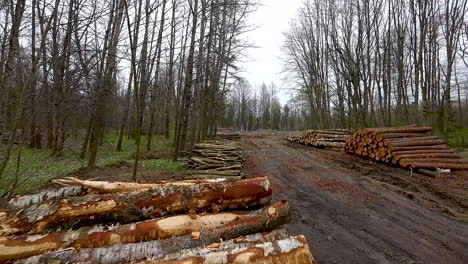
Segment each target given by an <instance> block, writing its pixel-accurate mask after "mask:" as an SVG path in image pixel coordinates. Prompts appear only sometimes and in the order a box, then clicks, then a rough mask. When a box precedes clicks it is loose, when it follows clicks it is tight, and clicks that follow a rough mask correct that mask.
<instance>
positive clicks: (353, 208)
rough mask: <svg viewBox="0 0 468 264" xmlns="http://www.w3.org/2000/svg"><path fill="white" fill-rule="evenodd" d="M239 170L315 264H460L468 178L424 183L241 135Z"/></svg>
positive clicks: (464, 256)
mask: <svg viewBox="0 0 468 264" xmlns="http://www.w3.org/2000/svg"><path fill="white" fill-rule="evenodd" d="M242 144H243V149H244V152H245V155H246V156H247V157H248V158H247V160H246V163H245V167H246V168H245V169H244V172H245V173H246V174H248V175H249V176H252V177H253V176H259V175H266V176H269V177H270V179H271V182H272V185H273V192H274V199H275V200H288V201H289V202H290V204H291V206H292V207H293V214H294V216H293V219H294V220H293V222H292V223H291V224H290V225H288V226H287V229H288V230H289V231H290V232H291V233H293V234H299V233H301V234H304V235H305V236H306V237H307V239H308V241H309V244H310V246H311V250H312V253H313V255H314V257H315V258H316V259H317V260H318V263H321V264H323V263H468V222H467V221H466V220H467V219H468V218H467V215H468V177H467V175H465V174H463V175H458V176H457V177H459V178H453V179H440V180H437V179H432V178H428V177H425V176H421V175H416V174H415V175H412V176H411V175H410V172H409V171H406V170H403V169H399V168H392V167H388V166H387V165H383V164H375V163H371V162H370V161H366V160H362V159H360V158H357V157H353V156H350V155H347V154H345V153H341V152H335V151H331V150H319V149H315V148H312V147H306V146H301V145H298V144H294V143H289V142H287V141H286V140H284V139H283V138H282V137H281V135H279V134H274V133H265V132H263V133H262V132H253V133H244V134H243V136H242Z"/></svg>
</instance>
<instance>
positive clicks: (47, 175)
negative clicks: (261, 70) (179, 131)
mask: <svg viewBox="0 0 468 264" xmlns="http://www.w3.org/2000/svg"><path fill="white" fill-rule="evenodd" d="M117 141H118V135H109V136H107V137H106V138H105V139H104V142H103V144H102V146H100V147H99V150H98V155H97V161H96V166H98V167H106V166H109V165H112V164H115V163H118V162H122V161H125V160H128V158H129V156H132V155H134V153H135V149H136V146H135V143H134V141H133V140H132V139H128V138H127V137H125V138H124V140H123V143H122V151H119V152H117V151H116V146H117ZM146 142H147V138H146V136H143V137H142V140H141V147H140V149H144V147H145V146H146ZM171 142H172V141H171V140H170V139H165V138H164V137H159V136H157V137H154V139H153V146H152V150H153V151H158V150H163V149H172V146H171ZM81 143H82V140H81V139H69V140H67V142H66V144H65V148H64V150H63V152H62V153H61V155H60V156H55V157H51V156H50V150H49V149H46V148H43V149H30V148H27V147H22V148H21V150H20V147H19V146H16V149H15V150H14V151H13V152H12V155H11V157H10V160H9V162H8V164H7V166H6V168H5V172H4V174H3V176H2V178H1V179H0V195H1V196H11V195H16V194H23V193H27V192H31V191H33V190H34V189H36V188H38V187H40V186H43V185H44V184H46V183H47V182H48V181H50V180H51V179H53V178H57V177H62V176H64V175H67V174H70V173H72V172H74V171H76V170H79V169H81V168H84V167H86V166H87V159H80V158H79V155H80V148H81ZM19 153H20V154H21V155H20V159H19V163H18V154H19ZM141 162H142V163H143V161H141ZM18 165H19V166H18ZM143 165H144V166H147V167H151V166H154V167H155V168H169V169H172V168H174V169H179V168H181V165H180V164H179V163H174V164H173V163H170V162H154V163H151V162H149V163H148V164H145V163H143Z"/></svg>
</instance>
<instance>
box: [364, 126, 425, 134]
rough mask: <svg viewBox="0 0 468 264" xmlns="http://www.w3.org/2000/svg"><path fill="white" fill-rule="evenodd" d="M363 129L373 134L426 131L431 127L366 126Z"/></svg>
mask: <svg viewBox="0 0 468 264" xmlns="http://www.w3.org/2000/svg"><path fill="white" fill-rule="evenodd" d="M364 131H367V132H370V133H373V134H382V133H426V132H429V131H432V127H415V126H404V127H380V128H366V129H364Z"/></svg>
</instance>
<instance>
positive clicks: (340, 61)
mask: <svg viewBox="0 0 468 264" xmlns="http://www.w3.org/2000/svg"><path fill="white" fill-rule="evenodd" d="M467 2H468V1H466V0H429V1H417V0H385V1H380V0H369V1H367V0H358V1H340V0H324V1H321V0H320V1H319V0H308V1H305V2H304V3H303V5H302V7H301V8H300V9H299V10H298V12H297V16H296V17H295V18H294V19H293V20H292V21H291V23H290V29H289V30H288V31H287V32H285V33H284V36H285V41H284V44H283V47H282V49H283V52H284V54H283V60H284V83H282V84H281V85H280V87H282V88H281V89H289V90H290V92H291V93H293V94H294V96H293V98H291V100H289V102H288V103H287V104H286V105H284V106H281V105H279V103H278V95H277V91H278V90H279V88H278V86H275V85H270V86H268V87H267V86H266V85H262V86H261V87H259V89H257V90H258V91H257V92H254V91H252V90H250V89H246V87H249V86H250V85H249V84H248V82H245V81H240V82H237V83H235V84H234V86H233V89H232V91H231V93H230V94H229V97H228V102H229V104H228V107H227V109H228V110H227V111H226V116H225V124H227V125H228V126H232V127H236V128H239V129H245V130H251V129H258V128H266V129H283V130H304V129H310V128H351V129H357V128H362V127H380V126H395V125H406V124H419V125H431V126H433V127H434V128H436V130H437V133H438V134H440V135H442V136H448V135H450V134H451V133H453V132H454V131H455V129H456V128H461V127H468V115H466V114H465V113H467V112H468V15H467ZM291 87H294V88H293V89H291Z"/></svg>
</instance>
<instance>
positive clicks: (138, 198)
mask: <svg viewBox="0 0 468 264" xmlns="http://www.w3.org/2000/svg"><path fill="white" fill-rule="evenodd" d="M270 200H271V186H270V182H269V181H268V178H266V177H260V178H254V179H247V180H241V181H237V182H228V181H226V182H219V181H212V182H210V181H206V180H204V181H200V183H197V184H194V185H182V186H170V187H169V188H162V189H155V190H146V191H139V192H132V193H119V194H103V195H93V196H85V197H71V198H68V199H63V200H56V201H49V202H47V203H42V204H35V205H31V206H29V207H27V208H24V209H21V210H5V211H0V235H13V234H24V233H28V234H39V233H42V232H44V231H45V230H47V228H49V227H50V226H54V227H58V226H60V225H61V224H67V225H66V226H65V227H68V226H70V225H71V224H76V223H77V221H79V220H82V222H84V223H85V224H86V221H89V220H91V222H92V223H108V222H112V221H115V222H119V223H129V222H134V221H141V220H144V219H148V218H153V217H158V216H164V215H169V214H176V213H180V212H187V211H189V210H190V209H194V210H199V211H201V210H218V211H219V210H227V209H237V208H248V207H251V206H263V205H266V204H268V203H269V202H270ZM72 226H73V225H72Z"/></svg>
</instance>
